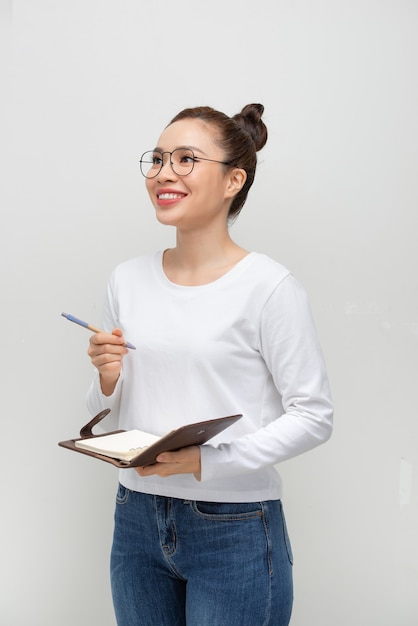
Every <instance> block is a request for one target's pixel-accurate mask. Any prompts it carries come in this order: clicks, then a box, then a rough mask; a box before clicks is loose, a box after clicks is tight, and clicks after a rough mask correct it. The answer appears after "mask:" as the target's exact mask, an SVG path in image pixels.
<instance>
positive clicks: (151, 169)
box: [139, 150, 163, 178]
mask: <svg viewBox="0 0 418 626" xmlns="http://www.w3.org/2000/svg"><path fill="white" fill-rule="evenodd" d="M162 163H163V155H162V154H161V152H157V151H155V150H149V151H148V152H144V154H143V155H142V157H141V160H140V162H139V165H140V168H141V173H142V175H143V176H145V178H154V176H157V174H158V172H159V171H160V169H161V166H162Z"/></svg>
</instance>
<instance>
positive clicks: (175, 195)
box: [157, 193, 184, 200]
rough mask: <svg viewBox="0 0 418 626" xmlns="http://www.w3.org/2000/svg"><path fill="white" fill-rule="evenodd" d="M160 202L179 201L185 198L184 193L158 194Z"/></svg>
mask: <svg viewBox="0 0 418 626" xmlns="http://www.w3.org/2000/svg"><path fill="white" fill-rule="evenodd" d="M157 198H158V200H177V199H179V198H184V194H183V193H159V194H157Z"/></svg>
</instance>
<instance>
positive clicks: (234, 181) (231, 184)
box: [225, 167, 247, 198]
mask: <svg viewBox="0 0 418 626" xmlns="http://www.w3.org/2000/svg"><path fill="white" fill-rule="evenodd" d="M246 180H247V172H246V171H245V170H243V169H241V168H239V167H234V169H232V170H231V171H230V172H229V174H228V179H227V184H226V189H225V197H226V198H233V197H234V196H236V195H237V193H238V192H239V191H241V189H242V188H243V186H244V185H245V181H246Z"/></svg>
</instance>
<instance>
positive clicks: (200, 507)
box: [190, 500, 263, 522]
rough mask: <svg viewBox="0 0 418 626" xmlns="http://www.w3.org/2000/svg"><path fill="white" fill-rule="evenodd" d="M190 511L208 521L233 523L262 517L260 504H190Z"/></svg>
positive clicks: (201, 502) (193, 502) (198, 502)
mask: <svg viewBox="0 0 418 626" xmlns="http://www.w3.org/2000/svg"><path fill="white" fill-rule="evenodd" d="M190 506H191V509H192V511H193V512H194V513H195V514H196V515H198V516H199V517H201V518H203V519H206V520H208V521H210V520H213V521H220V522H222V521H224V522H229V521H234V520H237V521H238V520H246V519H254V518H259V517H261V516H262V515H263V508H262V505H261V503H260V502H203V501H200V500H195V501H191V502H190Z"/></svg>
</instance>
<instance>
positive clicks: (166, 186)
mask: <svg viewBox="0 0 418 626" xmlns="http://www.w3.org/2000/svg"><path fill="white" fill-rule="evenodd" d="M213 132H214V131H213V129H212V128H211V127H210V126H208V125H206V124H204V123H203V122H202V121H201V120H196V119H184V120H179V121H177V122H174V123H173V124H171V125H170V126H168V127H167V128H166V129H165V130H164V131H163V133H162V134H161V136H160V138H159V140H158V146H156V150H159V151H160V152H172V151H173V150H175V149H176V148H184V147H187V148H190V149H191V150H193V152H194V155H195V162H194V167H193V170H192V172H191V173H190V174H188V175H187V176H181V175H178V174H176V173H175V172H174V171H173V169H172V167H171V164H170V155H169V154H164V159H163V161H164V165H163V167H162V168H161V171H160V172H159V174H158V175H157V176H156V177H155V178H147V179H146V187H147V191H148V193H149V196H150V198H151V202H152V203H153V205H154V208H155V211H156V217H157V219H158V221H160V222H161V223H163V224H169V225H172V226H176V227H177V228H181V229H185V230H188V229H196V228H204V227H206V226H209V225H210V224H211V223H213V222H214V221H218V220H221V221H222V222H224V223H226V222H227V215H228V209H229V205H230V203H231V199H232V197H231V192H230V189H229V180H230V174H231V170H225V166H224V165H222V164H221V163H213V162H211V161H204V160H199V157H202V158H206V159H214V160H216V161H224V160H225V155H224V154H223V152H222V150H221V149H220V148H219V146H217V145H216V144H215V142H214V140H213Z"/></svg>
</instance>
